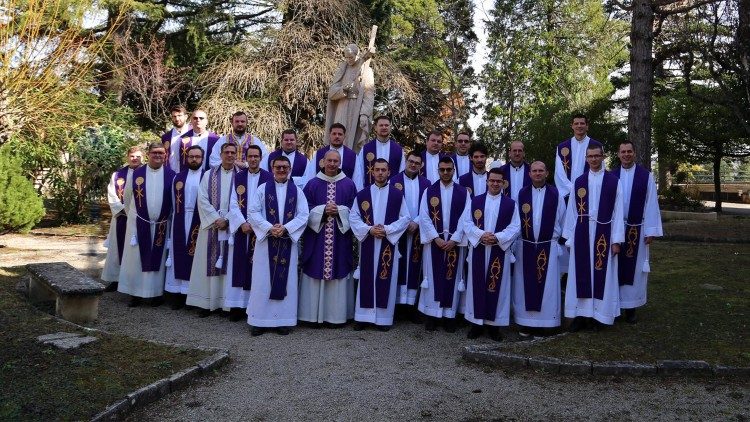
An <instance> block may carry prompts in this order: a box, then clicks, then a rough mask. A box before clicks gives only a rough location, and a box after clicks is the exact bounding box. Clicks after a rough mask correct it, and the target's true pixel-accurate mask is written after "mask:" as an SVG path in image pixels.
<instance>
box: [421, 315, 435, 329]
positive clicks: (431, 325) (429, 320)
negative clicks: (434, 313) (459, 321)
mask: <svg viewBox="0 0 750 422" xmlns="http://www.w3.org/2000/svg"><path fill="white" fill-rule="evenodd" d="M425 318H426V320H425V322H424V329H425V330H426V331H435V329H437V321H436V320H435V318H434V317H431V316H428V317H425Z"/></svg>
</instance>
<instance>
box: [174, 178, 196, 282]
mask: <svg viewBox="0 0 750 422" xmlns="http://www.w3.org/2000/svg"><path fill="white" fill-rule="evenodd" d="M188 171H189V169H188V168H185V170H184V171H181V172H179V173H177V175H176V176H175V177H174V181H173V182H172V191H173V192H174V222H173V225H174V226H173V227H172V256H173V264H172V265H173V266H174V277H175V278H176V279H179V280H190V270H191V269H192V267H193V256H194V255H195V245H196V243H197V242H198V234H199V233H200V228H201V219H200V215H199V214H200V213H199V212H198V210H197V209H194V210H193V219H192V221H190V228H189V229H188V232H187V233H186V232H185V205H186V204H185V183H186V180H187V175H188ZM202 176H203V172H201V177H202ZM195 202H196V204H195V205H196V206H197V205H198V204H197V203H198V200H197V198H196V201H195ZM194 208H195V207H194ZM188 233H190V235H189V236H190V238H189V240H188Z"/></svg>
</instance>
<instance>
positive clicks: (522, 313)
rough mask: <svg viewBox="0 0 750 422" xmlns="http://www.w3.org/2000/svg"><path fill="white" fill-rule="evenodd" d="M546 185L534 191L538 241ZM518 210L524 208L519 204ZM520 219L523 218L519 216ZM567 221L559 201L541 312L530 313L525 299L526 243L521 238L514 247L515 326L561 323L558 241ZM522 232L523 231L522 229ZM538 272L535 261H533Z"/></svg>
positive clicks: (559, 200)
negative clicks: (564, 222)
mask: <svg viewBox="0 0 750 422" xmlns="http://www.w3.org/2000/svg"><path fill="white" fill-rule="evenodd" d="M547 191H548V190H547V185H544V186H543V187H542V188H535V187H533V186H532V188H531V201H532V207H531V214H532V217H531V225H532V229H533V232H534V239H538V238H539V231H540V230H541V227H542V211H543V208H544V198H545V195H546V194H547ZM517 205H518V206H517V207H516V210H518V207H521V206H523V204H517ZM519 216H520V215H519ZM564 217H565V201H563V198H562V197H558V201H557V211H556V212H555V215H554V216H553V218H554V219H555V223H554V227H553V229H552V241H551V242H550V243H551V245H550V249H549V251H550V252H549V256H548V257H547V276H546V277H545V279H544V293H543V294H542V304H541V308H540V310H539V311H527V310H526V299H525V296H524V294H525V293H524V292H525V290H524V277H523V265H524V261H523V259H524V258H523V245H524V240H523V239H522V238H521V237H520V236H519V238H518V240H516V243H515V244H514V245H513V247H514V250H515V253H514V255H515V256H516V263H515V264H513V265H514V269H513V319H514V320H515V322H516V324H519V325H523V326H525V327H559V326H560V322H561V319H562V312H561V309H560V307H561V304H560V302H561V299H560V267H559V261H560V253H561V252H562V248H563V247H562V246H560V245H559V244H558V243H557V241H558V239H559V238H560V234H561V233H562V225H563V218H564ZM521 230H523V228H522V229H521ZM534 268H536V261H534Z"/></svg>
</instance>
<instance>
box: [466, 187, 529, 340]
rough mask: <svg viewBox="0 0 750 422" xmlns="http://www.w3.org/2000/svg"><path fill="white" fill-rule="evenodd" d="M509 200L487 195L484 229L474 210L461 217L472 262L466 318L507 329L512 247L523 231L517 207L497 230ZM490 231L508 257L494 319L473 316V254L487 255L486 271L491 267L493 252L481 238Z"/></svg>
mask: <svg viewBox="0 0 750 422" xmlns="http://www.w3.org/2000/svg"><path fill="white" fill-rule="evenodd" d="M507 200H509V198H507V197H506V198H504V199H503V196H502V194H498V195H494V196H493V195H490V194H489V193H488V194H487V199H486V200H485V203H484V211H483V212H482V224H483V227H484V228H485V229H480V228H479V227H477V225H476V220H475V219H474V216H473V215H471V211H469V212H466V213H464V215H463V216H462V220H461V224H462V225H463V227H464V231H465V233H466V238H467V240H468V242H469V247H468V248H467V249H468V250H469V259H468V260H467V262H468V264H469V272H468V280H467V282H466V294H465V297H466V308H465V311H464V317H465V318H466V320H467V321H469V322H471V323H472V324H477V325H483V324H485V325H498V326H507V325H508V324H509V323H510V291H511V279H510V265H511V262H512V261H513V251H512V249H511V245H513V241H514V240H515V239H516V237H517V236H518V234H519V233H520V229H521V221H520V219H519V218H518V208H517V207H515V204H514V206H513V216H512V217H511V220H510V223H509V224H508V226H507V227H505V228H504V229H503V230H501V231H499V232H495V231H494V230H495V226H496V225H497V219H498V217H499V213H500V201H507ZM488 231H489V232H493V233H494V235H495V238H496V239H497V242H498V245H499V246H500V248H501V249H502V250H504V251H505V257H504V260H503V264H502V265H503V266H502V275H501V276H500V283H499V284H500V291H499V295H498V300H497V308H496V312H495V319H494V320H487V319H481V318H477V316H476V315H475V314H474V285H473V277H472V267H473V260H474V254H475V253H482V254H484V267H485V270H486V269H489V268H490V265H491V264H490V252H491V249H490V248H487V247H485V246H484V245H482V244H481V243H480V240H481V238H482V235H484V233H485V232H488Z"/></svg>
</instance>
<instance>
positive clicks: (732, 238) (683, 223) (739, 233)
mask: <svg viewBox="0 0 750 422" xmlns="http://www.w3.org/2000/svg"><path fill="white" fill-rule="evenodd" d="M663 226H664V235H665V236H667V237H669V238H672V239H673V240H688V241H690V240H696V241H701V242H702V241H717V242H744V243H750V217H748V216H739V215H720V216H719V218H718V219H716V221H689V220H674V221H665V222H664V223H663Z"/></svg>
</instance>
